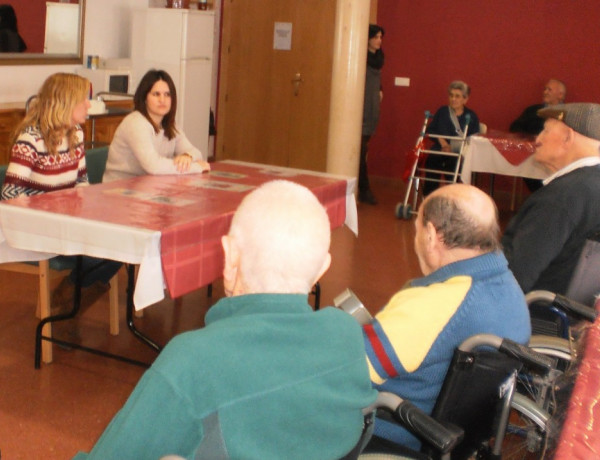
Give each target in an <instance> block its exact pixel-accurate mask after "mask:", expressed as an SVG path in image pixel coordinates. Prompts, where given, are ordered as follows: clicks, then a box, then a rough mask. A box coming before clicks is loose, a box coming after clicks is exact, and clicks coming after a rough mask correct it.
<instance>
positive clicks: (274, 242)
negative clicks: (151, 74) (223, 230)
mask: <svg viewBox="0 0 600 460" xmlns="http://www.w3.org/2000/svg"><path fill="white" fill-rule="evenodd" d="M330 237H331V227H330V223H329V217H328V216H327V212H326V210H325V208H324V207H323V205H322V204H321V203H320V202H319V200H318V199H317V197H316V196H315V195H314V194H313V193H312V192H311V191H310V190H308V189H307V188H306V187H303V186H301V185H298V184H295V183H293V182H289V181H283V180H278V181H272V182H268V183H266V184H264V185H262V186H260V187H259V188H257V189H256V190H254V191H253V192H252V193H250V194H249V195H247V196H246V197H245V198H244V200H243V201H242V203H241V204H240V206H239V207H238V209H237V210H236V212H235V215H234V217H233V221H232V223H231V228H230V230H229V234H228V235H227V236H226V237H224V238H223V248H224V250H225V270H224V274H223V275H224V281H225V286H226V291H228V292H229V293H230V294H232V295H238V294H251V293H289V294H291V293H298V294H299V293H302V294H307V293H308V292H310V289H311V288H312V286H313V284H314V283H315V282H316V281H317V280H318V278H319V277H320V276H321V274H322V273H323V272H324V271H325V270H327V268H328V267H329V262H330V260H331V257H330V255H329V243H330Z"/></svg>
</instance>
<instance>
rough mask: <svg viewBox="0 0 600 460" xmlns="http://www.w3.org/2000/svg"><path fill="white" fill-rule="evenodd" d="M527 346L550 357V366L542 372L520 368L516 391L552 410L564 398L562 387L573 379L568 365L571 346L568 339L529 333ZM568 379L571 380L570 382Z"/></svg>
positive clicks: (539, 405) (569, 363)
mask: <svg viewBox="0 0 600 460" xmlns="http://www.w3.org/2000/svg"><path fill="white" fill-rule="evenodd" d="M529 346H530V347H531V348H532V349H533V350H535V351H537V352H538V353H541V354H543V355H546V356H549V357H551V358H552V359H553V360H554V368H553V369H552V370H551V371H550V373H549V374H548V375H546V376H543V377H542V376H539V375H536V374H533V373H527V372H522V373H520V374H519V375H518V376H517V388H516V391H517V393H520V394H521V395H523V396H525V397H527V398H529V399H531V400H533V401H534V402H535V403H536V404H537V406H538V407H540V408H542V409H543V410H544V411H546V412H547V413H549V414H551V415H552V414H554V413H555V411H556V409H557V405H560V404H561V403H562V400H563V399H564V391H563V392H562V393H561V390H565V389H569V385H570V382H571V381H573V380H574V375H573V373H572V372H567V371H568V370H569V368H570V366H571V360H572V354H571V353H572V349H571V344H570V342H569V341H568V340H566V339H562V338H560V337H551V336H544V335H539V336H536V335H534V336H532V337H531V340H530V341H529ZM571 383H572V382H571Z"/></svg>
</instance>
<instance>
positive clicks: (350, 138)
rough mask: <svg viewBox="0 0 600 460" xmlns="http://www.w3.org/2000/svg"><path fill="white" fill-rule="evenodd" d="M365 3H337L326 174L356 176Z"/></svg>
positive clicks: (366, 17)
mask: <svg viewBox="0 0 600 460" xmlns="http://www.w3.org/2000/svg"><path fill="white" fill-rule="evenodd" d="M369 7H370V4H369V0H338V2H337V7H336V8H337V11H336V23H335V37H334V46H333V71H332V77H331V83H332V84H331V101H330V109H329V137H328V141H327V172H328V173H333V174H343V175H346V176H353V177H357V176H358V163H359V156H360V139H361V131H362V112H363V98H364V91H365V74H366V65H367V41H368V29H369Z"/></svg>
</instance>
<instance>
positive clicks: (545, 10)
mask: <svg viewBox="0 0 600 460" xmlns="http://www.w3.org/2000/svg"><path fill="white" fill-rule="evenodd" d="M377 17H378V23H379V24H380V25H381V26H382V27H383V28H384V29H385V37H384V42H383V50H384V52H385V58H386V61H385V65H384V68H383V70H382V85H383V91H384V98H383V102H382V107H381V117H380V121H379V126H378V128H377V132H376V133H375V135H374V137H373V138H372V140H371V145H370V150H369V152H370V153H369V174H372V175H377V176H392V177H399V176H401V174H402V171H403V169H404V158H405V155H406V152H407V151H408V150H410V149H411V148H412V147H413V146H414V143H415V141H416V138H417V136H418V133H419V130H420V127H421V124H422V123H423V117H424V115H423V114H424V111H425V110H430V111H431V112H434V111H435V110H437V108H438V107H439V106H441V105H444V104H446V103H447V92H446V88H447V86H448V83H450V81H452V80H464V81H466V82H467V83H468V84H469V85H470V86H471V98H470V99H469V102H468V104H467V105H468V106H469V107H470V108H472V109H473V110H475V112H476V113H477V115H478V116H479V119H480V120H481V121H482V122H483V123H486V124H487V125H488V128H491V129H504V130H506V129H508V126H509V124H510V122H511V121H512V120H513V119H514V118H516V117H517V116H518V115H519V113H520V112H521V111H522V110H523V108H525V107H526V106H527V105H531V104H534V103H539V102H541V98H542V91H543V87H544V84H545V82H546V81H547V80H548V79H549V78H558V79H561V80H563V81H564V82H565V83H566V85H567V101H571V102H574V101H585V102H600V83H599V79H600V57H599V56H598V48H599V45H598V43H600V27H599V24H600V2H599V1H598V0H577V1H574V0H521V1H515V0H494V1H477V2H454V1H448V0H425V1H422V2H413V1H408V0H378V10H377ZM394 77H409V78H410V86H409V87H397V86H394Z"/></svg>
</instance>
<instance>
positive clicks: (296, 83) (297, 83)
mask: <svg viewBox="0 0 600 460" xmlns="http://www.w3.org/2000/svg"><path fill="white" fill-rule="evenodd" d="M303 82H304V80H303V79H302V75H300V72H298V73H297V74H296V75H295V76H294V78H292V83H293V84H294V96H297V95H298V93H299V92H300V83H303Z"/></svg>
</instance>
